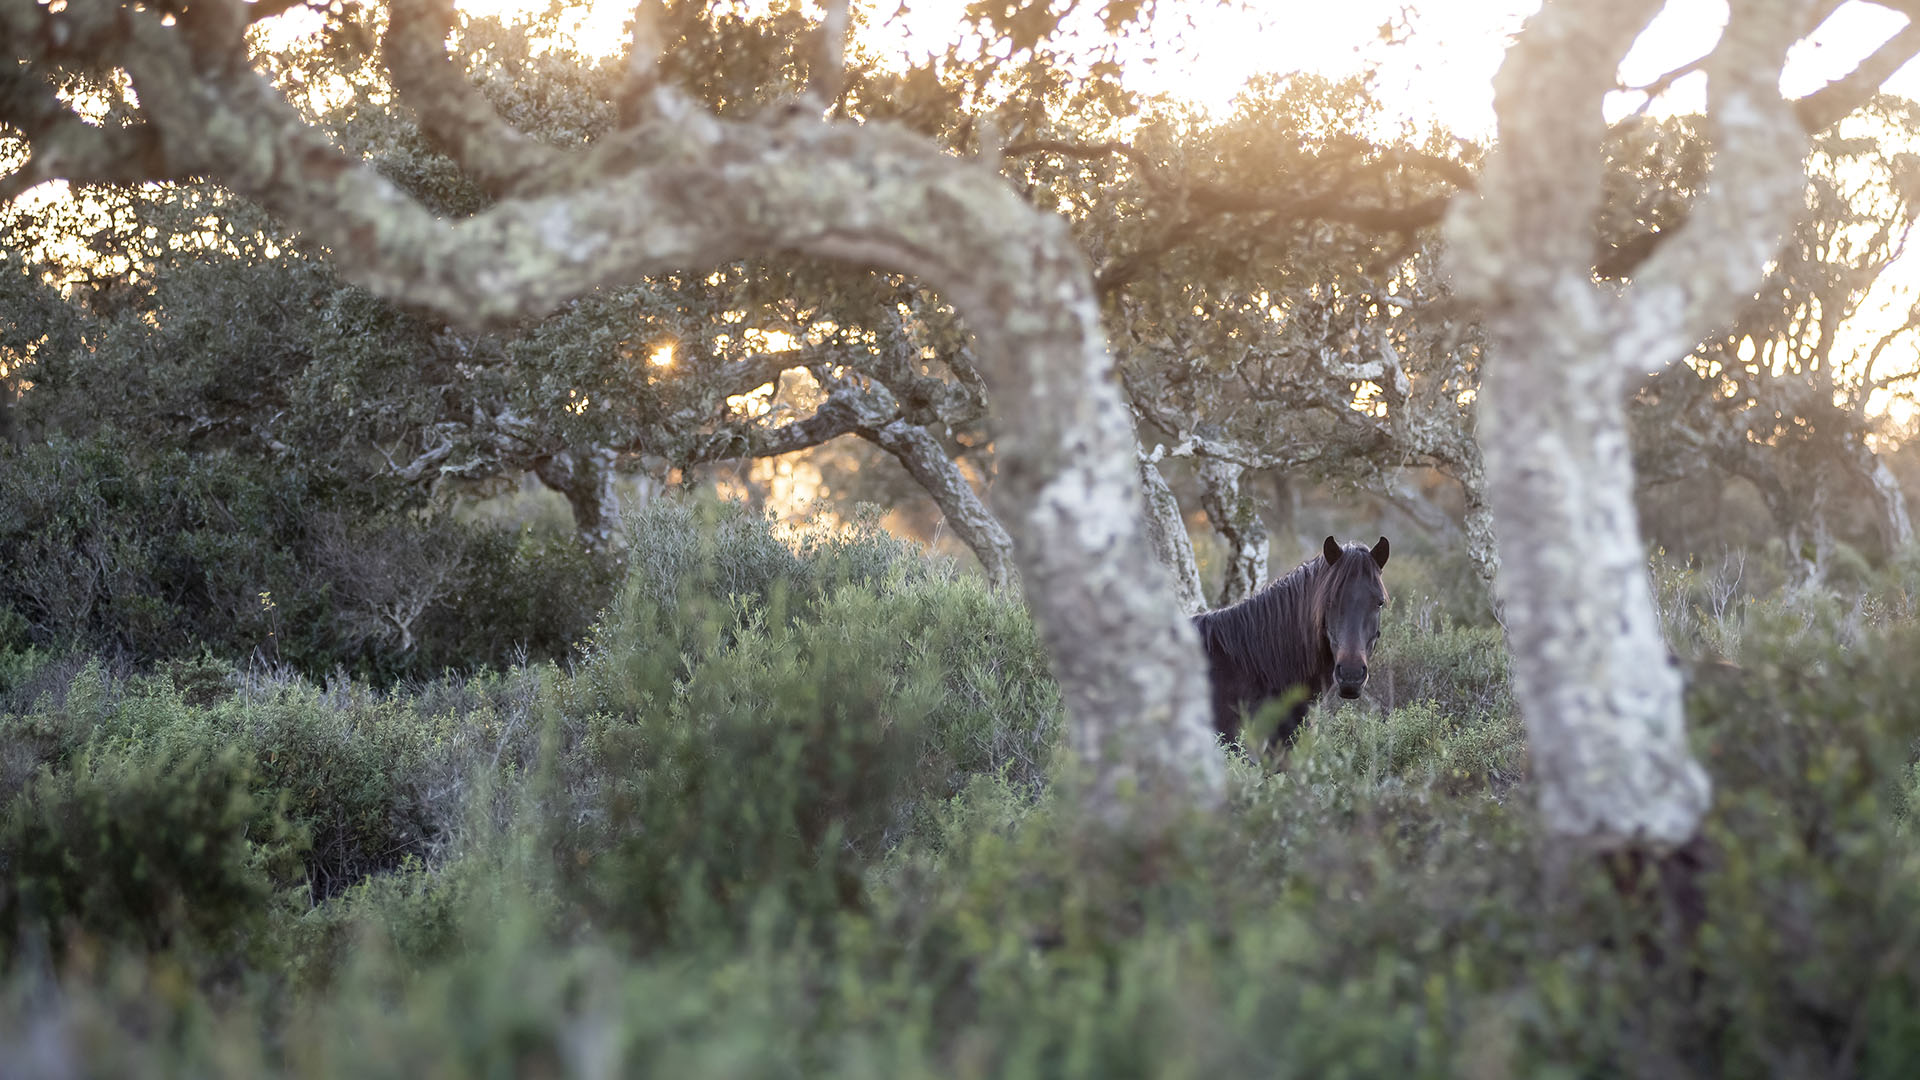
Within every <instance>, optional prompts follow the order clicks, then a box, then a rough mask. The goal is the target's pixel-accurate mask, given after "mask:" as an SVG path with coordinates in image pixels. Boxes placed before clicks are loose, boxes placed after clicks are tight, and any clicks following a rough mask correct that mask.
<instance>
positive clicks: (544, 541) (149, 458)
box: [0, 432, 614, 690]
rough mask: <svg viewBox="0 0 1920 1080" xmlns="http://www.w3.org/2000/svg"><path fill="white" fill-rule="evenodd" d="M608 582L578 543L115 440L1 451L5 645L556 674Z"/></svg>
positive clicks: (228, 459)
mask: <svg viewBox="0 0 1920 1080" xmlns="http://www.w3.org/2000/svg"><path fill="white" fill-rule="evenodd" d="M613 575H614V568H613V567H612V566H611V565H609V564H608V563H607V562H606V561H604V560H600V559H596V558H594V557H593V556H591V555H589V554H588V553H586V552H585V551H584V550H582V549H581V548H580V547H579V546H578V545H577V544H575V543H572V542H571V540H570V538H567V539H560V538H555V539H548V538H543V537H541V536H538V535H536V534H533V533H518V532H514V531H510V530H507V529H502V528H500V527H497V526H492V525H488V524H484V523H475V524H456V523H453V522H449V521H444V520H436V519H422V518H420V517H416V516H413V515H405V514H390V513H386V512H378V513H373V512H369V511H367V510H365V509H364V508H360V509H356V508H355V507H354V505H353V503H352V501H351V500H350V499H348V498H346V496H345V495H343V493H341V492H340V491H338V490H337V489H333V488H329V487H328V486H327V485H326V484H324V483H321V482H319V481H318V480H316V478H314V477H312V476H308V475H304V474H302V473H300V472H299V471H297V470H291V471H289V470H285V469H282V468H280V467H279V466H277V465H275V464H273V463H264V464H263V463H262V462H259V461H257V460H254V459H250V458H248V457H246V456H244V455H239V454H226V453H213V454H205V453H198V454H195V453H187V452H184V451H181V450H170V449H166V448H164V447H163V448H160V449H157V450H156V449H153V448H142V447H140V446H138V445H137V444H136V442H135V441H134V440H132V439H130V438H127V437H125V436H122V435H119V434H116V433H113V432H100V433H97V434H95V435H93V436H91V437H89V438H87V439H84V440H75V439H69V438H65V437H58V436H57V437H54V438H52V439H49V440H47V441H46V442H44V443H41V444H35V445H32V446H26V447H19V448H13V447H8V446H5V445H0V647H4V646H5V645H6V643H7V642H13V643H16V644H25V643H31V644H33V645H36V646H42V647H52V648H54V649H56V650H58V649H72V648H81V649H90V650H97V651H101V652H107V653H120V654H125V655H128V656H130V657H132V658H134V659H136V660H138V661H143V662H150V661H156V660H168V659H184V658H190V657H193V656H196V655H198V654H200V653H201V652H202V650H206V649H212V650H214V651H216V652H218V653H220V654H223V655H228V656H247V655H250V654H251V655H254V656H257V657H258V658H259V659H260V660H262V661H265V662H267V663H270V664H288V665H292V666H294V667H296V668H298V669H300V670H303V671H306V672H309V673H312V674H325V673H327V672H330V671H332V670H334V669H335V668H339V667H345V668H347V669H349V670H352V671H354V672H356V673H358V674H361V675H364V676H368V677H373V678H377V679H379V680H381V681H383V682H387V681H392V680H394V679H396V678H399V677H404V676H419V675H430V674H434V673H437V672H438V671H440V670H441V669H442V668H444V667H449V666H460V667H471V666H475V665H478V664H488V665H494V666H500V667H504V666H506V665H508V664H510V663H511V662H513V661H514V660H515V659H519V658H525V657H532V658H560V657H565V656H566V655H568V653H569V652H570V651H571V649H572V647H573V645H574V644H575V643H576V642H577V641H579V640H580V639H581V637H583V636H584V634H585V632H586V629H587V627H588V625H589V620H590V619H591V618H592V615H593V612H594V611H596V610H597V609H598V607H599V606H601V605H602V604H604V603H605V598H606V596H607V595H608V593H609V592H610V590H611V588H612V584H613ZM394 612H398V613H400V616H399V617H400V618H404V619H405V624H404V628H403V627H402V626H401V625H400V624H398V623H396V621H395V616H394V615H392V614H390V613H394ZM3 689H4V687H0V690H3Z"/></svg>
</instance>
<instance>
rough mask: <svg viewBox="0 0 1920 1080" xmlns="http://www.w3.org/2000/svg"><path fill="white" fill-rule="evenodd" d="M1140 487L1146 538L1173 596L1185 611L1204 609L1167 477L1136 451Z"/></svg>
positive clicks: (1183, 521)
mask: <svg viewBox="0 0 1920 1080" xmlns="http://www.w3.org/2000/svg"><path fill="white" fill-rule="evenodd" d="M1140 488H1141V491H1142V492H1143V493H1144V494H1145V496H1146V500H1147V539H1148V542H1149V543H1151V544H1152V545H1153V553H1154V558H1156V559H1158V560H1159V562H1160V565H1161V566H1162V567H1164V568H1166V571H1167V574H1168V576H1169V577H1171V578H1172V579H1173V595H1174V599H1175V600H1176V601H1177V602H1178V603H1179V605H1180V610H1181V611H1184V612H1186V613H1187V614H1189V615H1192V614H1196V613H1198V612H1201V611H1205V610H1206V607H1207V594H1206V590H1205V589H1204V588H1203V587H1202V586H1201V583H1200V567H1199V563H1198V561H1197V560H1196V559H1195V558H1194V556H1193V537H1191V536H1188V535H1187V522H1186V519H1185V517H1183V516H1182V515H1181V513H1180V500H1178V499H1176V498H1175V497H1174V494H1173V489H1172V488H1170V487H1168V486H1167V478H1166V477H1164V476H1161V475H1160V466H1159V465H1157V464H1155V463H1154V461H1153V459H1152V458H1150V457H1149V456H1148V455H1146V454H1145V453H1142V454H1140Z"/></svg>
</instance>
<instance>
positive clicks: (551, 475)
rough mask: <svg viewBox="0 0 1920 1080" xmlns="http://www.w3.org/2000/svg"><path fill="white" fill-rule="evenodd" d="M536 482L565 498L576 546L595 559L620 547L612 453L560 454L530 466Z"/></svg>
mask: <svg viewBox="0 0 1920 1080" xmlns="http://www.w3.org/2000/svg"><path fill="white" fill-rule="evenodd" d="M533 472H534V475H535V476H538V477H539V478H540V482H541V483H543V484H545V485H547V487H549V488H552V489H553V490H554V491H557V492H559V493H560V494H562V495H564V496H566V498H567V505H568V506H569V507H571V508H572V510H573V527H574V531H575V533H576V534H577V535H578V536H579V537H580V545H581V546H582V547H584V548H586V549H587V550H588V551H591V552H593V553H594V554H595V555H606V554H609V553H611V552H613V551H614V550H615V549H617V548H618V547H619V545H620V539H621V536H620V492H619V490H618V489H617V488H615V486H614V482H615V480H617V479H618V478H619V474H618V473H617V472H616V471H615V470H614V467H613V451H611V450H607V449H605V448H602V447H595V448H593V449H591V450H586V451H580V452H575V451H572V450H564V451H561V452H560V453H558V454H554V455H552V456H551V457H546V458H542V459H541V460H540V461H538V462H535V463H534V467H533Z"/></svg>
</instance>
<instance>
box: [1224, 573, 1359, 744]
mask: <svg viewBox="0 0 1920 1080" xmlns="http://www.w3.org/2000/svg"><path fill="white" fill-rule="evenodd" d="M1386 565H1387V538H1386V537H1384V536H1383V537H1381V538H1380V542H1379V543H1377V544H1375V545H1373V547H1372V549H1371V550H1369V549H1368V547H1367V546H1366V545H1365V544H1348V545H1346V546H1345V547H1342V546H1341V545H1340V544H1339V543H1337V542H1335V541H1334V539H1333V537H1331V536H1329V537H1327V542H1326V546H1325V548H1324V549H1323V550H1322V552H1321V554H1320V555H1318V556H1316V557H1314V558H1312V559H1308V560H1307V561H1306V562H1303V563H1301V564H1300V565H1299V566H1297V567H1295V568H1294V570H1293V571H1292V572H1291V573H1289V574H1288V575H1287V576H1286V577H1283V578H1281V579H1280V580H1279V581H1276V582H1274V583H1273V584H1271V585H1269V586H1267V587H1266V588H1264V589H1262V590H1260V591H1259V592H1257V593H1255V594H1253V595H1252V596H1250V597H1248V598H1246V599H1245V600H1242V601H1241V602H1240V603H1238V604H1235V605H1233V606H1232V607H1228V608H1221V609H1220V610H1218V611H1208V612H1203V613H1201V614H1199V615H1195V616H1194V617H1193V625H1194V628H1195V629H1197V630H1199V631H1200V644H1201V646H1202V647H1203V648H1205V649H1206V650H1207V669H1208V673H1209V674H1210V675H1211V676H1212V678H1213V726H1214V727H1216V728H1218V729H1219V731H1220V734H1222V735H1225V736H1226V737H1227V738H1228V739H1233V738H1235V737H1236V736H1238V735H1239V734H1240V726H1241V725H1242V724H1243V723H1245V722H1246V719H1247V717H1248V716H1251V715H1252V714H1253V713H1255V712H1257V711H1259V709H1260V706H1262V705H1264V704H1266V703H1267V702H1269V701H1272V700H1273V699H1275V698H1278V697H1281V696H1283V695H1285V694H1286V693H1287V692H1288V691H1289V690H1293V689H1295V688H1296V687H1297V688H1299V690H1301V691H1303V693H1302V695H1301V698H1300V700H1299V701H1298V702H1297V703H1296V704H1295V705H1294V706H1293V708H1291V709H1289V710H1288V711H1287V715H1286V716H1285V717H1283V718H1282V719H1281V721H1280V726H1279V727H1278V728H1276V729H1275V730H1274V732H1273V734H1272V735H1271V736H1269V737H1268V739H1267V741H1266V745H1265V748H1266V749H1271V748H1272V747H1273V745H1274V743H1275V742H1276V741H1283V742H1291V741H1292V740H1293V735H1294V732H1295V731H1297V730H1298V729H1299V727H1300V721H1301V720H1302V719H1304V718H1305V716H1306V715H1307V706H1308V705H1309V704H1310V703H1311V702H1312V701H1313V700H1314V699H1315V698H1317V697H1319V696H1320V695H1321V694H1324V693H1326V692H1327V688H1328V687H1330V686H1338V687H1339V688H1340V696H1341V697H1344V698H1357V697H1359V696H1360V688H1361V687H1362V686H1363V685H1365V684H1366V681H1367V661H1368V660H1370V659H1371V658H1372V656H1373V643H1374V642H1375V641H1376V640H1378V639H1379V637H1380V609H1381V608H1382V607H1384V606H1385V605H1386V602H1387V587H1386V584H1385V583H1384V582H1383V581H1381V579H1380V571H1381V570H1382V569H1384V568H1385V567H1386Z"/></svg>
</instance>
